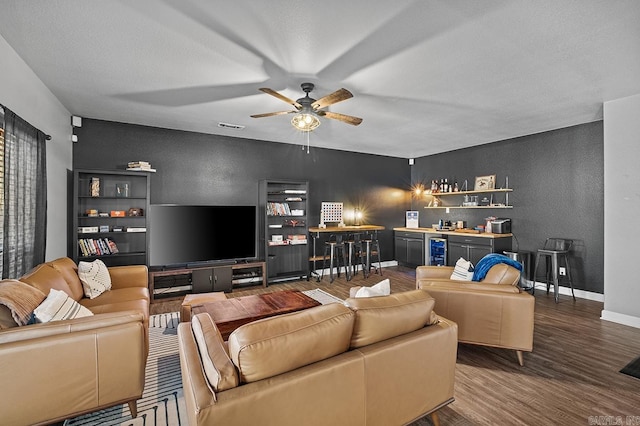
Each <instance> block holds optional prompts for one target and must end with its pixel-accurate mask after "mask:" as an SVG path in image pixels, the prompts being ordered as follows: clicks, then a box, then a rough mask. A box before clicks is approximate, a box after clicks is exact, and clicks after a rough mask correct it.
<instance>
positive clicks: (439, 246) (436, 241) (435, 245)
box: [428, 237, 447, 266]
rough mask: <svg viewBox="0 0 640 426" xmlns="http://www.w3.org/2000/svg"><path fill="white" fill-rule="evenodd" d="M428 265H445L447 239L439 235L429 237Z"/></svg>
mask: <svg viewBox="0 0 640 426" xmlns="http://www.w3.org/2000/svg"><path fill="white" fill-rule="evenodd" d="M428 259H429V265H431V266H445V265H446V264H447V239H446V238H441V237H431V238H429V257H428Z"/></svg>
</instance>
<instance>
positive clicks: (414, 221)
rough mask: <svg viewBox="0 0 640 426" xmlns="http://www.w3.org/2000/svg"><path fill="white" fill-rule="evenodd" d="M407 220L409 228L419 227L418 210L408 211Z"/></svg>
mask: <svg viewBox="0 0 640 426" xmlns="http://www.w3.org/2000/svg"><path fill="white" fill-rule="evenodd" d="M406 219H407V220H406V222H407V225H406V227H407V228H418V227H419V225H418V212H417V211H407V214H406Z"/></svg>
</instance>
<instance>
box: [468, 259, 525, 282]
mask: <svg viewBox="0 0 640 426" xmlns="http://www.w3.org/2000/svg"><path fill="white" fill-rule="evenodd" d="M498 263H506V264H507V265H509V266H513V267H514V268H516V269H517V270H518V271H520V272H522V264H521V263H520V262H517V261H515V260H513V259H511V258H510V257H507V256H505V255H504V254H498V253H491V254H488V255H486V256H485V257H483V258H482V259H480V260H479V261H478V264H477V265H476V269H474V271H473V278H471V280H472V281H482V280H483V279H484V277H486V276H487V272H489V269H491V267H492V266H493V265H497V264H498Z"/></svg>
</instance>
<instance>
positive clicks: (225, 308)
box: [191, 290, 320, 340]
mask: <svg viewBox="0 0 640 426" xmlns="http://www.w3.org/2000/svg"><path fill="white" fill-rule="evenodd" d="M318 305H320V302H318V301H316V300H314V299H312V298H310V297H309V296H307V295H305V294H303V293H302V292H300V291H299V290H284V291H276V292H274V293H266V294H256V295H252V296H242V297H233V298H229V299H226V300H219V301H214V302H209V303H203V304H201V305H193V306H192V307H191V312H192V315H196V314H199V313H203V312H206V313H208V314H209V315H210V316H211V319H213V322H215V323H216V326H217V327H218V330H220V334H222V338H223V339H224V340H227V339H228V338H229V335H230V334H231V332H233V330H235V329H236V328H238V327H240V326H241V325H244V324H247V323H249V322H252V321H255V320H258V319H261V318H267V317H272V316H274V315H280V314H286V313H290V312H296V311H301V310H303V309H308V308H312V307H314V306H318Z"/></svg>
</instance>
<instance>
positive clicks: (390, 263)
mask: <svg viewBox="0 0 640 426" xmlns="http://www.w3.org/2000/svg"><path fill="white" fill-rule="evenodd" d="M371 266H376V267H377V266H378V262H371ZM380 266H381V267H382V268H387V267H389V266H398V262H397V261H396V260H385V261H384V262H380ZM355 267H356V271H361V270H362V265H360V264H359V263H358V264H357V265H355ZM315 272H316V273H317V274H322V273H323V272H324V274H325V275H328V274H329V268H326V269H324V271H323V270H322V269H316V270H315Z"/></svg>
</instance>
